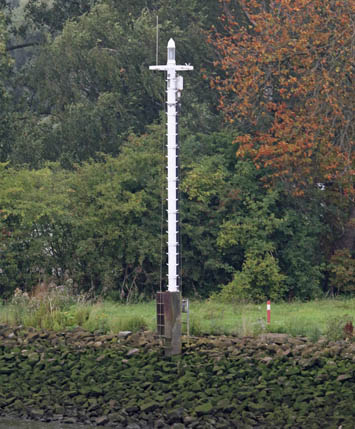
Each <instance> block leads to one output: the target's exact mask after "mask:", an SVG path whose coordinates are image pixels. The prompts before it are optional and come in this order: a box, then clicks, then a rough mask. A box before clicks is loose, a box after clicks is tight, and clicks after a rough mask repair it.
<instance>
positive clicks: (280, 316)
mask: <svg viewBox="0 0 355 429" xmlns="http://www.w3.org/2000/svg"><path fill="white" fill-rule="evenodd" d="M183 319H184V320H185V319H186V316H185V315H183ZM348 321H352V323H353V324H355V298H351V299H324V300H318V301H311V302H307V303H301V302H293V303H272V304H271V323H270V325H267V324H266V305H253V304H246V305H242V304H240V305H235V304H226V303H223V304H222V303H218V302H213V301H192V302H191V303H190V333H191V334H192V335H206V334H214V335H216V334H232V335H237V336H250V335H257V334H259V333H262V332H278V333H288V334H291V335H303V336H307V337H309V338H311V339H313V340H317V339H318V338H319V337H320V336H322V335H326V336H327V337H328V338H330V339H340V338H342V337H343V335H344V330H343V329H344V326H345V324H346V323H347V322H348ZM0 323H6V324H10V325H24V326H32V327H36V328H45V329H53V330H63V329H71V328H74V327H76V326H80V327H82V328H84V329H86V330H89V331H92V332H93V331H97V330H99V331H102V332H103V333H109V332H111V333H117V332H119V331H123V330H131V331H137V330H139V329H149V330H155V323H156V317H155V302H148V303H141V304H129V305H123V304H117V303H112V302H100V303H95V304H88V303H80V302H79V303H78V302H76V303H75V302H73V301H67V302H62V301H61V300H60V299H58V298H56V299H54V298H53V299H52V300H50V299H49V298H48V297H47V298H45V299H41V300H37V301H33V300H29V299H27V300H26V299H22V298H21V299H18V300H17V301H14V302H12V303H11V304H7V305H2V306H0ZM184 327H185V324H184Z"/></svg>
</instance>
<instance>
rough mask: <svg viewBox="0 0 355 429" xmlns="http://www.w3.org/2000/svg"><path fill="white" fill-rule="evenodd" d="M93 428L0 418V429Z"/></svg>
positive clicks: (90, 427)
mask: <svg viewBox="0 0 355 429" xmlns="http://www.w3.org/2000/svg"><path fill="white" fill-rule="evenodd" d="M93 427H94V426H87V425H79V424H75V425H71V424H66V423H60V422H53V423H44V422H35V421H29V420H16V419H12V418H3V417H0V429H92V428H93Z"/></svg>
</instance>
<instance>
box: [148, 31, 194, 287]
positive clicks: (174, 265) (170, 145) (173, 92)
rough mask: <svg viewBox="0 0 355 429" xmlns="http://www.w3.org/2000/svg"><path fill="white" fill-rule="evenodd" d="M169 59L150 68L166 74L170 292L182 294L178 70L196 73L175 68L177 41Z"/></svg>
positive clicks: (171, 44) (180, 83) (180, 85)
mask: <svg viewBox="0 0 355 429" xmlns="http://www.w3.org/2000/svg"><path fill="white" fill-rule="evenodd" d="M167 48H168V59H167V64H166V65H164V66H158V65H156V66H150V67H149V69H150V70H160V71H166V72H167V117H168V121H167V131H168V134H167V137H168V139H167V140H168V141H167V157H168V178H167V181H168V290H169V292H178V291H179V280H178V278H179V274H178V273H179V272H178V266H179V251H178V250H179V249H178V247H179V242H178V221H179V219H178V208H177V205H178V180H179V178H178V163H177V150H176V149H177V132H176V116H177V103H178V99H179V97H180V94H181V91H182V89H183V79H182V77H181V76H178V75H177V73H176V72H177V71H188V70H193V66H190V65H176V60H175V42H174V40H173V39H170V40H169V42H168V46H167Z"/></svg>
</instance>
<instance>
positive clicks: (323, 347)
mask: <svg viewBox="0 0 355 429" xmlns="http://www.w3.org/2000/svg"><path fill="white" fill-rule="evenodd" d="M354 403H355V344H354V343H351V342H345V341H342V342H330V341H327V340H325V339H321V340H320V341H318V342H317V343H311V342H309V341H307V339H305V338H298V337H297V338H294V337H290V336H287V335H285V334H265V335H262V336H259V337H257V338H249V337H248V338H235V337H224V336H220V337H208V338H190V339H185V340H184V342H183V354H182V355H181V356H179V357H174V358H165V357H163V355H162V352H161V348H160V346H159V339H158V338H156V337H155V336H154V335H153V334H152V333H149V332H144V333H137V334H129V333H127V332H125V333H120V334H119V335H101V334H100V333H99V332H96V333H95V334H93V333H90V332H86V331H83V330H81V329H76V330H74V331H70V332H69V331H68V332H48V331H36V330H34V329H24V328H22V327H17V328H13V327H9V326H4V325H0V415H11V416H17V417H22V418H30V419H37V420H41V421H51V420H58V421H61V422H67V423H79V422H80V423H84V424H91V425H97V426H107V427H115V428H130V429H139V428H173V429H183V428H204V429H208V428H213V429H214V428H220V429H222V428H233V427H235V428H249V427H250V428H252V427H258V428H263V427H265V428H266V427H268V428H269V427H273V428H278V427H279V428H286V427H289V428H293V427H295V428H296V427H315V428H318V427H319V428H327V427H329V428H332V427H334V428H338V427H339V426H341V427H342V429H346V428H349V429H353V427H354V425H355V407H354Z"/></svg>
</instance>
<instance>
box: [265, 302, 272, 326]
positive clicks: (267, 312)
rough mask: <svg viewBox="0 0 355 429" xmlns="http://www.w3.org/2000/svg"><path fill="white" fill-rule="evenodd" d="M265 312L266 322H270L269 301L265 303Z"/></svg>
mask: <svg viewBox="0 0 355 429" xmlns="http://www.w3.org/2000/svg"><path fill="white" fill-rule="evenodd" d="M266 314H267V323H270V320H271V304H270V301H268V302H267V303H266Z"/></svg>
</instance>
